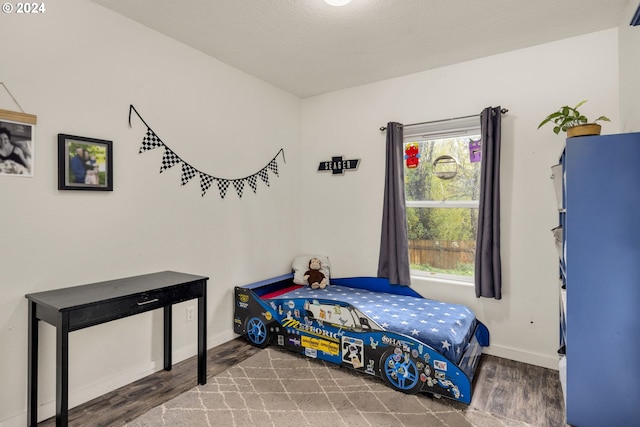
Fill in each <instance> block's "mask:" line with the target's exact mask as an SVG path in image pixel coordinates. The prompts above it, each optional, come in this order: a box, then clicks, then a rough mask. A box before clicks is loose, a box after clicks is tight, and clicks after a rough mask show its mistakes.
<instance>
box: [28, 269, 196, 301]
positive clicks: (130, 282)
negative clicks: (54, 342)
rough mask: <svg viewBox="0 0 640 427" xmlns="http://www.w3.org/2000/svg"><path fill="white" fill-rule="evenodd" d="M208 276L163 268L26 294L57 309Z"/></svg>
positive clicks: (29, 297) (156, 288) (179, 283)
mask: <svg viewBox="0 0 640 427" xmlns="http://www.w3.org/2000/svg"><path fill="white" fill-rule="evenodd" d="M208 279H209V278H208V277H205V276H197V275H194V274H188V273H178V272H175V271H162V272H158V273H151V274H144V275H141V276H133V277H125V278H122V279H116V280H108V281H105V282H97V283H91V284H88V285H80V286H71V287H68V288H60V289H54V290H50V291H44V292H37V293H32V294H27V295H25V297H26V298H27V299H29V300H31V301H34V302H35V303H37V304H44V305H47V306H50V307H52V308H54V309H56V310H69V309H72V308H74V307H78V306H84V305H88V304H94V303H97V302H100V301H106V300H113V299H117V298H121V297H126V296H130V295H136V294H140V293H144V292H149V291H153V290H160V289H163V288H168V287H171V286H176V285H182V284H187V283H193V282H197V281H202V280H205V281H206V280H208Z"/></svg>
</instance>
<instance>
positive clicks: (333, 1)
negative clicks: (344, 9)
mask: <svg viewBox="0 0 640 427" xmlns="http://www.w3.org/2000/svg"><path fill="white" fill-rule="evenodd" d="M324 1H325V3H327V4H330V5H331V6H344V5H346V4H349V3H351V0H324Z"/></svg>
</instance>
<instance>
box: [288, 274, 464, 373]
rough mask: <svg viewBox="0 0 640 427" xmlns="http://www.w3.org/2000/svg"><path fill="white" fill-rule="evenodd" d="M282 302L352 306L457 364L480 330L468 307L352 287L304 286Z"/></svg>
mask: <svg viewBox="0 0 640 427" xmlns="http://www.w3.org/2000/svg"><path fill="white" fill-rule="evenodd" d="M334 281H335V279H334ZM338 281H339V280H338ZM281 298H304V299H309V300H312V301H313V300H319V299H325V300H336V301H342V302H346V303H349V304H351V305H353V306H354V307H356V308H357V309H359V310H360V311H362V312H363V313H365V314H366V315H367V316H369V317H370V318H371V319H373V320H374V321H375V322H376V323H377V324H378V325H380V326H381V327H382V328H383V329H385V330H387V331H394V332H399V333H401V334H404V335H407V336H409V337H412V338H416V339H419V340H420V341H423V342H424V343H426V344H429V345H430V346H431V347H433V348H434V349H436V350H438V351H439V352H440V353H442V354H443V355H445V356H446V357H447V358H448V359H449V360H452V361H454V362H456V363H458V362H459V361H460V358H461V357H462V354H463V353H464V350H465V349H466V345H467V343H468V342H469V338H470V337H471V335H472V334H473V331H474V329H475V326H476V317H475V314H474V313H473V312H472V311H471V310H469V308H467V307H466V306H464V305H460V304H450V303H446V302H442V301H436V300H431V299H427V298H422V297H415V296H409V295H395V294H389V293H384V292H374V291H370V290H367V289H357V288H350V287H348V286H339V285H332V286H329V287H327V288H324V289H312V288H311V287H309V286H302V287H300V288H297V289H294V290H291V291H289V292H287V293H285V294H283V295H282V296H281ZM326 316H329V313H327V314H326Z"/></svg>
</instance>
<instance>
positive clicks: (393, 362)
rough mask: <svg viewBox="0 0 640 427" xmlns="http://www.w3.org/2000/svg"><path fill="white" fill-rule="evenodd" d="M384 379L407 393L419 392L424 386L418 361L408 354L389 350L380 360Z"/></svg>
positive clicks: (392, 386)
mask: <svg viewBox="0 0 640 427" xmlns="http://www.w3.org/2000/svg"><path fill="white" fill-rule="evenodd" d="M380 362H381V363H380V367H381V371H382V379H383V380H384V382H385V383H387V384H388V385H389V386H391V388H393V389H395V390H398V391H401V392H403V393H407V394H414V393H417V392H418V390H420V388H421V387H422V383H421V382H420V372H419V371H418V367H417V366H416V362H414V361H413V359H412V358H411V357H410V356H409V355H408V354H407V353H404V354H396V353H395V352H394V351H393V350H387V351H386V352H385V353H384V355H382V359H381V360H380Z"/></svg>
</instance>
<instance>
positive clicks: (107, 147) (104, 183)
mask: <svg viewBox="0 0 640 427" xmlns="http://www.w3.org/2000/svg"><path fill="white" fill-rule="evenodd" d="M58 190H89V191H113V141H108V140H104V139H96V138H87V137H84V136H76V135H67V134H64V133H59V134H58Z"/></svg>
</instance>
